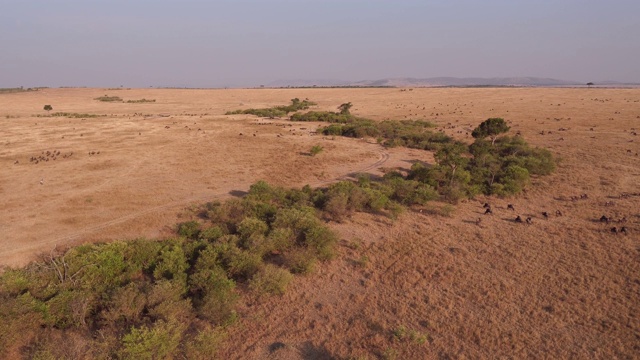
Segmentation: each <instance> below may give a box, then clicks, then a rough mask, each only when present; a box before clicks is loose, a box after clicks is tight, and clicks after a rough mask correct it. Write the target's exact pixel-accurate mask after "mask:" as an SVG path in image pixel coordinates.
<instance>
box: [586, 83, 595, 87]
mask: <svg viewBox="0 0 640 360" xmlns="http://www.w3.org/2000/svg"><path fill="white" fill-rule="evenodd" d="M593 85H595V84H594V83H592V82H588V83H587V86H588V87H592V86H593Z"/></svg>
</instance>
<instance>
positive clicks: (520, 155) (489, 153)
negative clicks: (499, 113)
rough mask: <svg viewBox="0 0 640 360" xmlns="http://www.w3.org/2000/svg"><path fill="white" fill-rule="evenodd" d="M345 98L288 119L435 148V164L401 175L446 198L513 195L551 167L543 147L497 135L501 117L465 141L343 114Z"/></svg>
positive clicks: (425, 128)
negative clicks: (331, 107) (334, 108)
mask: <svg viewBox="0 0 640 360" xmlns="http://www.w3.org/2000/svg"><path fill="white" fill-rule="evenodd" d="M349 108H351V103H346V104H342V105H340V107H339V109H340V112H308V113H305V114H301V113H298V114H294V115H293V116H292V117H291V120H296V121H326V122H329V123H331V124H330V125H328V126H326V127H323V128H321V129H319V131H320V132H322V133H323V134H324V135H339V136H347V137H356V138H361V137H375V138H377V139H378V141H379V142H380V143H381V144H383V145H385V146H387V147H394V146H405V147H409V148H415V149H423V150H431V151H434V152H435V154H434V155H435V160H436V165H435V166H433V167H430V168H427V167H425V166H424V165H422V164H416V165H414V167H413V168H412V169H411V171H410V173H409V174H408V177H407V179H406V180H411V181H417V182H419V183H423V184H427V185H429V186H430V187H432V188H433V189H436V190H437V192H438V193H439V194H440V195H441V196H442V197H443V198H444V199H446V200H450V201H454V202H455V201H457V200H459V199H460V198H463V197H473V196H474V195H477V194H480V193H483V194H487V195H490V194H495V195H500V196H507V195H513V194H518V193H519V192H521V191H522V190H523V189H524V187H525V186H526V185H527V184H528V183H529V180H530V177H531V176H532V175H547V174H550V173H551V172H552V171H553V170H554V169H555V161H554V159H553V156H552V155H551V153H550V152H549V151H548V150H545V149H537V148H532V147H530V146H529V145H528V144H527V143H526V142H525V141H524V139H522V138H521V137H518V136H516V137H510V136H506V135H503V134H505V133H507V132H508V131H509V126H507V124H506V122H505V121H504V120H503V119H501V118H490V119H487V120H486V121H484V122H482V123H481V124H480V125H479V126H478V127H477V128H476V129H474V130H473V132H472V136H473V137H474V138H475V141H474V142H473V143H472V144H471V145H467V144H465V143H462V142H459V141H454V140H453V139H452V138H451V137H449V136H447V135H445V134H443V133H441V132H433V131H431V129H430V128H432V127H434V125H433V124H431V123H429V122H426V121H420V120H402V121H395V120H387V121H379V122H378V121H373V120H369V119H364V118H359V117H356V116H353V115H352V114H350V113H349Z"/></svg>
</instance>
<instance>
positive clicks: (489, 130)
mask: <svg viewBox="0 0 640 360" xmlns="http://www.w3.org/2000/svg"><path fill="white" fill-rule="evenodd" d="M509 129H510V127H509V126H508V125H507V123H506V122H505V121H504V119H502V118H490V119H487V120H485V121H483V122H482V124H480V125H478V127H477V128H475V129H473V132H472V133H471V136H473V137H474V138H476V139H484V138H486V137H487V136H488V137H490V138H491V145H492V146H493V145H494V144H495V142H496V139H497V138H498V135H500V134H504V133H506V132H507V131H509Z"/></svg>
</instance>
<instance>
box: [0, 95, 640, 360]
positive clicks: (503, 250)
mask: <svg viewBox="0 0 640 360" xmlns="http://www.w3.org/2000/svg"><path fill="white" fill-rule="evenodd" d="M109 97H117V98H119V99H116V101H100V100H98V99H101V98H102V100H110V99H109ZM293 98H298V99H308V100H310V101H312V102H314V103H315V105H312V106H311V107H310V108H309V110H317V111H336V108H337V107H338V106H339V105H341V104H343V103H347V102H350V103H351V104H352V105H353V106H352V108H351V109H350V112H351V114H353V115H355V116H359V117H363V118H367V119H371V120H373V121H375V122H382V121H385V120H424V121H427V122H429V123H432V124H433V125H434V127H433V131H434V132H440V133H444V134H446V135H448V136H449V137H451V138H452V139H455V140H459V141H461V142H465V143H469V144H470V143H472V142H473V141H474V139H473V138H472V136H471V133H472V130H473V129H474V128H476V127H477V126H478V125H480V123H482V122H483V121H484V120H487V119H488V118H503V119H504V120H506V122H507V123H508V125H509V126H510V130H509V132H508V135H510V136H519V137H522V138H523V139H525V140H526V141H527V142H528V143H529V144H530V145H531V146H533V147H539V148H545V149H548V150H549V151H550V152H551V154H552V155H553V157H554V159H555V161H556V168H555V171H554V172H553V173H551V174H550V175H545V176H535V175H533V176H531V178H530V180H529V181H528V183H527V185H526V186H525V189H524V191H522V192H520V193H518V194H516V195H509V196H502V197H500V196H496V195H483V194H477V195H475V196H473V197H472V198H466V197H464V198H461V199H457V201H454V202H453V203H451V202H448V201H445V200H444V199H434V200H431V201H429V202H428V203H424V204H420V205H415V204H414V205H411V206H407V207H406V208H405V209H404V211H402V212H398V213H397V214H394V215H393V216H387V215H385V214H384V211H383V212H381V213H375V212H361V211H354V212H349V213H348V214H346V216H343V217H340V218H339V219H336V218H333V217H325V218H322V224H323V226H326V227H327V228H328V229H329V230H330V231H331V232H332V233H334V234H335V239H336V244H335V248H334V250H333V252H334V253H333V254H332V256H327V257H326V259H324V258H322V257H320V259H319V261H318V262H316V263H314V266H313V268H312V269H311V268H309V269H308V270H309V271H299V272H300V273H303V274H302V275H299V276H295V277H293V278H292V279H289V278H287V282H288V286H287V287H286V291H281V292H280V291H271V292H270V294H269V295H264V296H262V295H260V296H258V295H256V293H255V292H251V291H244V290H243V288H245V287H252V286H255V287H257V286H259V285H255V284H256V282H250V281H248V282H246V284H249V285H246V284H245V285H243V284H242V280H247V279H246V278H247V277H248V275H247V274H245V273H242V272H238V273H233V274H232V275H233V276H235V277H236V279H240V280H238V284H239V285H238V286H237V288H234V289H233V292H234V294H235V296H236V297H238V299H237V301H236V303H235V304H236V305H235V306H236V307H235V310H234V311H233V316H231V315H229V316H225V318H224V319H222V320H221V319H220V318H216V317H215V316H213V317H212V318H214V320H211V318H207V315H206V314H204V313H203V314H204V315H203V314H196V315H193V314H190V313H184V314H183V313H181V314H182V315H179V316H178V318H180V316H183V317H184V318H189V319H191V317H193V318H194V319H196V318H197V319H196V320H194V321H195V322H194V323H192V325H190V326H189V327H188V328H187V327H180V326H179V325H175V324H178V323H179V322H176V323H175V324H174V323H173V322H172V321H173V320H172V319H173V318H172V317H170V316H169V317H166V318H164V316H165V315H157V318H158V319H162V321H163V322H162V324H164V325H162V326H164V327H159V329H160V330H158V331H157V332H154V331H155V330H154V329H156V328H154V327H151V325H150V322H149V320H148V319H150V318H152V317H154V316H156V315H154V314H156V313H162V314H166V313H168V312H170V311H169V310H166V311H165V310H162V311H164V312H162V311H161V310H157V309H155V310H154V308H153V304H152V303H153V301H152V300H151V299H152V298H153V296H154V294H155V293H154V292H153V291H152V290H145V289H143V287H142V285H141V286H140V288H139V289H137V290H136V291H138V292H136V293H135V295H131V297H130V298H127V299H129V300H122V301H121V302H122V303H123V304H125V305H122V306H123V307H124V308H127V309H131V308H135V307H136V306H139V310H136V311H134V313H132V314H128V315H124V318H123V316H121V315H120V314H113V311H111V310H109V309H112V308H113V309H115V308H117V306H116V305H114V304H115V301H116V300H113V299H109V300H108V301H106V302H105V303H104V304H107V305H99V306H98V305H91V304H97V303H98V302H92V301H93V300H92V301H89V300H87V301H84V302H77V303H74V302H73V301H72V300H74V299H71V298H72V297H73V295H70V298H69V299H71V300H69V304H71V305H68V306H69V309H71V310H69V312H70V314H71V315H68V316H67V318H68V321H67V320H65V321H63V322H60V321H58V320H55V319H54V318H55V316H54V313H55V311H58V312H60V311H62V310H59V309H58V310H55V309H54V308H55V306H54V304H48V303H47V301H48V300H49V299H53V298H54V297H56V296H57V294H59V293H60V292H61V291H63V290H60V289H59V288H57V290H55V291H52V290H51V291H50V292H47V291H44V290H42V294H45V295H42V294H40V297H38V296H36V291H35V290H33V289H31V288H29V287H28V286H27V285H20V284H23V283H26V281H27V280H24V279H23V278H22V277H20V276H23V275H20V276H18V275H15V278H14V280H11V281H9V280H5V282H4V285H3V286H4V288H2V289H0V290H2V292H3V295H2V296H3V301H5V304H7V303H8V302H7V301H9V300H8V299H13V300H11V301H14V302H13V303H11V304H14V305H12V306H11V307H9V308H8V310H7V307H5V309H4V310H3V312H2V313H0V317H5V320H6V319H7V318H9V317H14V318H19V319H22V320H21V324H22V325H21V324H17V323H11V322H10V321H2V323H3V325H0V337H1V338H4V339H0V340H1V341H0V344H1V345H2V347H4V349H2V351H3V352H2V356H4V357H8V358H61V357H66V358H95V357H99V356H104V357H120V358H144V356H149V357H148V358H196V357H200V358H209V357H210V358H222V359H459V358H460V359H461V358H469V359H485V358H486V359H489V358H546V359H559V358H583V359H586V358H600V359H613V358H619V359H632V358H638V357H640V156H639V155H638V153H640V137H638V136H637V135H636V134H637V132H640V90H639V89H605V88H416V89H400V88H366V89H319V88H317V89H219V90H208V89H201V90H200V89H126V88H114V89H85V88H80V89H78V88H61V89H47V88H45V89H39V90H37V91H25V92H16V93H0V124H1V125H0V129H1V131H0V133H1V134H2V135H1V137H0V169H1V171H0V234H1V235H2V236H0V265H2V266H4V267H5V270H4V272H5V277H6V276H8V275H7V274H9V275H10V274H12V273H13V272H14V271H15V269H18V268H20V267H24V266H31V267H32V268H33V269H41V270H42V269H49V270H50V271H51V273H52V274H53V275H51V276H52V277H51V279H52V280H50V282H57V283H60V284H62V283H64V284H63V285H64V286H65V287H64V291H66V292H67V294H75V293H77V292H74V291H76V290H73V289H71V287H72V285H68V286H69V287H67V284H74V278H73V276H75V275H76V274H78V276H82V274H84V273H88V272H89V269H90V268H91V266H94V265H95V264H94V263H92V264H89V265H91V266H89V265H87V266H88V267H87V268H82V269H80V268H79V269H77V271H73V274H71V272H70V273H69V275H66V274H65V275H62V274H61V273H59V272H58V271H59V270H60V269H62V270H63V271H64V270H65V269H67V268H70V269H71V268H72V267H73V265H67V264H66V263H64V262H63V261H64V258H62V257H59V256H60V255H59V254H62V253H64V251H65V250H66V249H68V248H70V247H72V246H78V245H83V244H84V246H85V247H86V246H88V245H87V244H97V243H112V242H113V241H120V240H130V239H131V240H132V239H147V240H142V241H147V242H157V240H155V239H171V238H177V237H180V236H181V235H183V236H184V235H185V231H182V232H181V229H180V227H177V226H176V224H180V223H183V224H186V223H189V222H191V223H192V224H193V223H198V222H200V223H202V222H203V221H204V220H203V219H202V215H201V213H200V212H199V209H201V207H202V206H203V205H202V204H206V203H210V204H212V203H215V204H219V203H220V202H224V201H234V200H236V201H239V200H238V199H240V198H242V197H243V196H246V195H247V194H248V193H251V191H250V186H251V185H252V184H256V182H258V181H260V180H263V181H266V183H268V184H270V185H271V186H274V187H283V188H287V189H288V188H298V189H300V188H302V187H303V186H304V185H307V184H308V185H310V187H311V188H322V187H327V186H330V184H332V183H335V182H337V181H350V180H353V181H357V180H356V179H357V178H358V177H359V174H368V178H369V179H371V181H376V180H377V179H382V178H383V175H384V174H385V173H390V172H393V171H397V172H398V173H401V174H406V173H407V172H409V171H410V170H411V168H412V166H414V165H415V164H416V163H417V164H422V166H425V167H427V168H428V167H430V166H433V165H434V163H435V160H434V152H433V151H428V150H422V149H416V148H407V147H402V146H394V147H391V146H383V145H381V144H380V142H379V141H377V139H376V138H373V137H366V136H365V137H362V138H360V137H342V136H335V135H327V134H322V133H318V132H317V129H318V128H321V127H324V126H327V125H328V124H327V123H322V122H299V121H290V120H289V119H288V117H274V118H263V117H256V116H253V115H250V114H233V115H226V113H227V112H231V111H234V110H238V109H248V108H269V107H273V106H279V105H286V104H289V103H290V101H291V99H293ZM120 99H121V100H122V101H120ZM142 99H144V101H143V100H142ZM111 100H113V99H111ZM128 101H131V102H128ZM44 105H51V106H52V109H51V110H49V111H47V110H44ZM54 115H55V116H54ZM313 147H316V149H318V151H317V153H314V152H312V151H311V150H310V149H312V148H313ZM320 149H321V151H320ZM360 179H361V180H362V177H361V176H360ZM485 203H487V204H489V206H490V208H491V209H492V213H491V214H485V212H486V207H484V206H483V205H484V204H485ZM509 205H510V206H509ZM215 206H218V205H215ZM211 209H212V208H211V207H210V208H209V210H211ZM543 213H545V214H544V215H543ZM216 216H221V215H219V214H218V215H216ZM517 216H520V217H521V218H522V219H525V218H529V220H530V221H528V222H522V223H520V222H516V221H515V218H516V217H517ZM603 216H604V217H606V221H604V220H602V218H603ZM601 220H602V221H601ZM247 226H248V225H247ZM613 228H615V230H616V231H615V232H614V231H613ZM622 228H624V232H621V231H619V230H620V229H622ZM239 229H240V230H238V231H240V233H241V234H240V235H239V236H240V238H243V236H244V235H242V226H239ZM182 230H185V229H184V228H183V229H182ZM265 231H266V230H265ZM263 232H264V231H263ZM187 233H188V231H187ZM186 235H189V234H186ZM212 236H213V235H212ZM243 239H244V238H243ZM247 239H249V240H250V239H251V236H247V237H246V239H244V240H246V241H249V240H247ZM138 241H141V240H138ZM176 241H177V240H176ZM184 241H186V240H184ZM180 244H183V243H180ZM181 246H182V245H181ZM243 246H245V247H248V246H249V245H246V244H245V245H243ZM87 249H88V248H87ZM87 251H88V250H87ZM163 251H164V250H163ZM194 251H195V250H194ZM54 254H57V255H56V256H57V257H54ZM278 254H279V253H278V251H274V250H273V251H271V252H269V253H268V254H267V255H268V256H275V257H277V256H278ZM267 255H265V256H267ZM187 257H188V256H187ZM34 261H35V262H34ZM189 261H192V262H194V263H196V261H197V259H190V260H189ZM287 261H289V260H286V259H285V260H283V263H287ZM274 263H275V264H278V262H277V261H274ZM29 264H31V265H29ZM34 264H36V265H34ZM37 264H40V265H37ZM38 266H40V267H39V268H38ZM154 266H155V267H156V268H158V267H159V266H160V265H157V264H156V265H154ZM270 266H271V265H270ZM94 267H95V266H94ZM194 268H197V264H196V265H194ZM261 269H262V268H261ZM33 271H36V270H33ZM69 271H70V270H69ZM123 271H124V270H123ZM145 271H146V270H145ZM150 271H151V273H153V275H149V274H151V273H149V274H146V273H145V272H144V271H143V270H140V275H139V277H140V278H143V277H145V276H146V277H149V278H151V277H154V276H155V277H162V276H165V275H162V274H160V273H159V272H157V271H155V270H153V269H152V270H150ZM167 271H168V270H167ZM194 271H195V270H194ZM257 271H258V270H256V272H257ZM260 271H263V273H264V271H266V270H264V269H262V270H260ZM258 273H260V272H258ZM145 274H146V275H145ZM192 275H193V273H189V275H188V276H192ZM287 275H288V273H287ZM12 276H13V275H12ZM25 276H26V275H25ZM96 276H97V275H96ZM136 276H137V275H135V274H134V275H132V277H131V279H134V280H135V278H136ZM185 276H187V275H185ZM16 279H17V280H16ZM134 280H131V281H129V280H127V282H123V283H121V284H119V285H118V286H120V285H122V287H123V288H124V287H125V286H129V282H130V283H135V281H134ZM168 280H175V278H171V277H169V279H168ZM65 281H66V282H65ZM140 281H142V280H140ZM191 281H192V280H191V278H189V280H185V284H186V283H187V282H188V284H190V285H189V286H190V288H189V290H183V293H182V294H183V295H182V297H180V295H178V296H177V298H176V300H175V302H176V304H177V303H179V301H185V299H186V296H184V293H186V292H190V293H192V294H200V293H201V292H202V291H205V290H202V289H199V288H198V289H196V286H195V285H193V284H194V283H193V282H191ZM50 282H46V283H42V284H40V285H39V286H40V288H42V289H44V288H47V287H48V286H49V283H50ZM7 284H9V285H7ZM58 285H59V284H58ZM58 285H56V286H58ZM145 286H146V285H145ZM167 286H169V285H167ZM27 288H29V290H28V291H27ZM110 291H112V293H113V291H119V290H110ZM206 291H209V290H206ZM268 292H269V291H268ZM112 293H110V294H112ZM26 294H33V298H34V299H36V300H32V299H31V297H29V299H30V300H28V301H27V300H24V299H26V296H27V295H26ZM139 294H143V295H139ZM178 294H180V292H178ZM29 296H31V295H29ZM136 296H143V297H144V300H140V299H139V298H138V297H136ZM194 296H195V295H194ZM122 297H123V299H124V298H125V297H126V296H125V295H122ZM115 298H116V297H115V296H114V299H115ZM196 298H197V296H195V297H194V299H196ZM15 299H22V300H19V301H18V300H15ZM136 299H138V300H136ZM96 301H97V300H96ZM194 301H196V300H194ZM203 301H204V300H203ZM65 304H67V303H65ZM100 304H102V303H100ZM126 304H129V305H126ZM135 304H138V305H135ZM140 304H142V305H140ZM60 306H62V305H60ZM64 306H67V305H64ZM110 306H112V308H110ZM188 306H191V305H188ZM193 306H194V307H196V308H197V307H204V305H202V304H200V305H198V304H197V303H194V305H193ZM78 307H80V308H82V309H84V312H83V311H80V312H79V313H78V312H77V311H76V312H74V311H75V310H74V309H77V308H78ZM23 308H29V309H32V308H38V309H40V310H38V311H39V312H38V314H40V315H38V316H41V317H42V318H40V317H38V318H37V319H36V318H35V317H28V318H27V315H25V314H31V312H30V311H31V310H28V311H27V310H20V309H23ZM45 308H46V309H45ZM65 309H66V308H65ZM65 311H66V310H65ZM109 311H111V313H109ZM154 311H156V313H154ZM62 312H64V311H62ZM176 312H177V310H176ZM21 314H22V315H21ZM42 314H44V315H42ZM52 314H53V315H52ZM92 314H93V315H95V314H103V315H100V317H99V320H95V319H94V320H91V321H89V320H87V319H90V318H92ZM230 314H231V313H230ZM19 316H24V317H23V318H20V317H19ZM28 316H32V315H28ZM33 316H35V315H33ZM176 316H177V315H176ZM67 318H65V319H67ZM230 318H233V321H230ZM96 319H97V317H96ZM145 319H146V320H145ZM223 320H224V321H223ZM28 321H32V322H35V323H37V324H40V325H39V327H37V328H35V330H34V328H30V327H28V326H26V325H24V324H25V323H27V322H28ZM189 321H191V320H189ZM107 322H111V323H118V324H121V325H122V326H121V329H120V330H118V329H114V328H109V327H108V326H106V325H104V324H105V323H107ZM172 324H174V325H172ZM194 324H195V325H194ZM207 324H209V325H207ZM210 324H215V329H218V328H224V331H218V330H215V329H214V330H211V331H212V332H211V333H210V334H213V335H210V338H204V337H202V336H200V337H198V336H199V335H194V334H199V331H200V333H202V331H201V330H202V329H211V328H212V325H210ZM156 325H157V324H156ZM21 326H23V327H21ZM154 326H155V325H154ZM43 329H44V330H43ZM96 329H107V330H104V331H102V330H96ZM131 329H134V330H131ZM137 329H141V330H137ZM145 331H146V332H145ZM162 331H165V332H164V333H162ZM216 331H218V332H216ZM165 333H166V334H168V335H166V336H167V337H166V338H162V336H160V335H162V334H165ZM158 334H160V335H158ZM154 336H155V338H154ZM87 339H94V340H95V341H94V342H93V343H92V342H91V341H89V340H87ZM158 339H160V340H158ZM189 339H191V340H189ZM207 339H208V340H207ZM156 340H157V341H158V342H159V343H164V344H171V343H175V344H176V345H175V346H174V347H173V348H169V349H166V348H163V347H162V346H159V345H158V346H159V347H158V346H156V345H153V344H151V343H152V342H153V341H156ZM190 342H192V343H198V344H200V345H199V346H200V348H198V349H195V348H191V347H190V345H189V344H188V343H190ZM206 342H209V343H211V344H214V345H212V346H210V347H207V346H206V344H204V345H203V343H206ZM51 344H57V345H56V346H51ZM60 344H62V345H60ZM95 344H99V345H95ZM122 344H124V345H122ZM140 344H142V345H140ZM145 344H146V345H145ZM145 346H146V347H145ZM154 346H156V347H154ZM100 349H107V350H105V351H101V350H100ZM114 349H115V350H114ZM56 351H57V352H56ZM145 351H147V352H145ZM139 356H142V357H139Z"/></svg>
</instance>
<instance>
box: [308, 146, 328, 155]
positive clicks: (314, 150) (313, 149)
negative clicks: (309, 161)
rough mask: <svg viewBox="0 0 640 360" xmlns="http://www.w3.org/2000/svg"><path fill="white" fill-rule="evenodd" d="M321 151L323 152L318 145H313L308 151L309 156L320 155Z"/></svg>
mask: <svg viewBox="0 0 640 360" xmlns="http://www.w3.org/2000/svg"><path fill="white" fill-rule="evenodd" d="M322 150H324V148H323V147H322V146H320V145H313V146H312V147H311V150H309V154H310V155H311V156H316V155H318V154H320V153H321V152H322Z"/></svg>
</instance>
